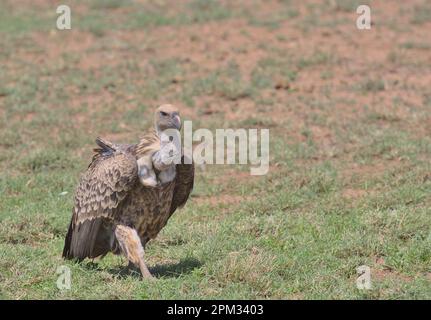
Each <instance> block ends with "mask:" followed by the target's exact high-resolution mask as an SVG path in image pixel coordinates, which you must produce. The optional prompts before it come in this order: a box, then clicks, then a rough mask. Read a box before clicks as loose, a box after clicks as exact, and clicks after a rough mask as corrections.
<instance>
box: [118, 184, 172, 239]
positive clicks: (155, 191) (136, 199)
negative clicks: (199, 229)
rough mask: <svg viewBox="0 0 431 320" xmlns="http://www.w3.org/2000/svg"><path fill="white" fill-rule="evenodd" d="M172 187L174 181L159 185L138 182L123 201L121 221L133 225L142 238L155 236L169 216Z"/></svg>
mask: <svg viewBox="0 0 431 320" xmlns="http://www.w3.org/2000/svg"><path fill="white" fill-rule="evenodd" d="M174 187H175V182H174V181H171V182H168V183H165V184H162V185H161V186H159V187H145V186H142V185H141V184H140V183H139V182H138V183H137V184H136V186H135V188H133V190H132V191H131V193H130V194H129V196H128V199H127V200H126V201H125V202H124V206H123V208H122V210H121V213H120V214H121V218H120V220H121V222H122V223H125V224H127V225H129V226H132V227H134V228H135V229H136V230H137V231H138V234H139V236H140V237H141V239H142V240H146V241H148V240H149V239H153V238H155V237H156V236H157V234H158V233H159V232H160V230H161V229H162V228H163V227H164V226H165V225H166V223H167V221H168V219H169V217H170V208H171V203H172V197H173V193H174ZM146 241H145V242H146Z"/></svg>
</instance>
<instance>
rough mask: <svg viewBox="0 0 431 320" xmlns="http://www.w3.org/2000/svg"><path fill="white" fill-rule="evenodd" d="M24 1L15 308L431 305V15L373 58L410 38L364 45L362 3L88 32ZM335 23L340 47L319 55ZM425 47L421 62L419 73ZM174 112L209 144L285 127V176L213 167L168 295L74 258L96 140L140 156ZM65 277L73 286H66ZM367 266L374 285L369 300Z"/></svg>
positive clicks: (15, 32) (173, 226)
mask: <svg viewBox="0 0 431 320" xmlns="http://www.w3.org/2000/svg"><path fill="white" fill-rule="evenodd" d="M11 3H12V2H5V3H4V4H3V3H2V4H1V5H0V8H1V9H4V10H0V12H2V13H1V14H0V15H2V16H3V15H4V16H5V20H3V19H0V21H1V22H0V34H2V35H4V36H2V37H0V45H1V47H2V52H0V172H1V175H0V195H1V201H0V298H2V299H204V298H208V299H254V298H257V299H267V298H272V299H430V298H431V283H430V279H431V278H430V277H431V276H430V275H431V269H430V266H431V229H430V226H431V215H430V204H431V202H430V197H429V195H430V192H431V177H430V169H431V168H430V162H429V159H430V156H431V140H430V138H429V136H430V131H429V126H428V124H429V120H430V118H429V113H428V112H427V108H429V106H430V105H431V102H430V101H431V99H430V97H431V94H430V93H429V88H428V86H426V84H425V82H423V81H421V79H423V77H424V74H427V73H429V72H430V71H431V70H430V67H429V64H426V63H422V61H423V62H425V61H427V58H428V57H427V51H426V50H424V49H425V48H427V46H428V45H429V43H428V42H426V41H425V40H426V39H427V38H426V37H424V36H423V35H422V36H421V34H420V32H421V30H422V29H423V28H422V27H421V25H420V23H418V22H417V21H419V20H417V21H414V22H412V21H411V24H410V25H409V27H410V28H412V30H415V31H416V33H412V35H411V37H408V38H406V37H401V38H400V39H398V40H393V39H392V38H391V39H392V40H390V41H392V42H393V41H395V43H391V45H390V46H388V47H381V48H380V47H379V48H378V49H379V50H378V51H379V52H380V51H384V53H385V54H381V56H382V57H383V58H381V59H380V58H379V57H380V56H379V55H377V56H375V57H374V58H373V59H370V60H367V61H372V62H371V63H365V62H364V61H365V60H363V59H362V57H370V56H371V57H372V55H373V54H375V47H374V44H375V45H380V44H382V43H383V42H384V40H382V39H386V38H387V37H386V36H385V35H386V31H390V32H394V31H393V30H390V29H388V27H387V26H382V27H381V29H377V30H376V34H377V38H376V39H375V41H376V42H375V43H374V44H373V46H367V45H366V44H362V43H361V44H360V45H359V42H357V43H355V44H354V45H351V46H350V45H349V43H352V41H353V40H352V39H351V38H350V37H349V35H348V34H347V33H346V32H345V31H343V28H345V27H347V22H346V23H345V22H343V21H344V19H345V16H346V14H348V12H350V8H351V7H352V6H355V5H356V3H357V1H353V0H352V1H346V2H344V1H335V2H332V1H331V3H333V4H334V3H335V5H336V7H337V10H336V12H335V13H330V14H329V13H325V11H324V10H323V9H324V8H323V7H320V6H317V7H316V6H315V4H313V3H311V2H310V3H308V2H307V1H305V2H300V1H293V0H291V1H274V2H271V1H269V2H264V3H260V2H259V1H256V2H253V3H252V2H250V3H248V2H247V4H246V3H243V4H242V5H241V6H234V5H233V4H232V5H229V4H226V3H225V2H223V3H222V2H217V1H209V2H208V1H187V2H178V4H175V5H173V4H171V3H169V5H168V4H165V2H163V1H161V2H157V3H152V2H148V3H147V2H146V3H145V4H143V5H142V6H141V7H139V9H138V7H136V6H137V4H136V3H135V2H134V1H116V0H110V1H99V0H92V1H88V2H85V4H83V5H82V7H80V8H79V9H77V10H76V11H75V16H74V18H73V20H72V25H73V26H72V28H75V27H76V29H73V31H71V32H70V33H60V32H56V31H55V30H53V29H52V28H53V25H54V22H55V20H52V18H54V19H55V15H54V14H52V15H51V13H52V12H54V13H55V10H51V11H50V9H52V8H50V4H49V3H50V2H48V1H47V2H46V3H44V2H40V3H39V6H35V7H34V8H33V9H31V10H32V11H28V10H29V9H26V8H24V7H22V6H20V5H18V4H13V5H12V4H11ZM380 5H381V6H384V4H380ZM388 5H389V4H388ZM390 5H391V6H392V5H394V4H390ZM398 5H401V4H397V6H398ZM384 9H385V7H379V8H377V10H376V21H379V18H380V19H381V17H380V16H379V14H381V13H384V12H386V10H384ZM6 10H7V11H6ZM319 10H320V11H319ZM406 10H407V9H406ZM407 11H408V10H407ZM5 12H8V14H6V13H5ZM50 12H51V13H50ZM72 12H74V8H73V6H72ZM304 12H308V13H310V15H316V14H318V13H319V14H320V13H322V20H321V21H308V20H307V19H308V18H307V15H305V14H304ZM373 12H374V11H373ZM273 13H274V14H273ZM353 13H354V11H352V14H353ZM412 13H414V12H412ZM325 14H328V15H325ZM416 14H418V13H416ZM332 15H335V17H334V20H333V21H332V22H331V21H330V18H331V16H332ZM373 19H374V18H373ZM393 19H395V20H396V19H397V17H393ZM421 19H423V18H421ZM421 21H423V20H421ZM421 23H426V21H424V22H421ZM282 26H283V27H282ZM285 27H286V28H285ZM310 27H311V28H310ZM321 27H322V28H324V30H325V32H328V30H332V31H333V32H332V33H331V34H330V36H327V35H326V36H324V41H322V42H315V41H318V40H316V39H317V38H316V37H315V35H314V34H313V32H310V30H311V31H313V30H314V31H319V28H321ZM352 28H354V26H353V27H352ZM416 28H417V29H416ZM352 30H353V29H352ZM75 32H76V33H75ZM415 35H416V36H415ZM317 36H318V38H319V39H320V37H321V35H320V33H318V34H317ZM367 36H368V37H369V34H368V35H367ZM358 37H359V38H360V37H361V34H359V35H358ZM406 39H408V41H407V40H406ZM358 41H367V38H366V37H364V38H360V40H358ZM340 43H341V44H342V45H340V46H338V45H339V44H340ZM397 47H398V48H400V49H404V50H405V53H404V51H403V56H402V57H398V56H397V55H395V54H392V53H393V52H394V51H393V50H394V49H393V48H397ZM340 48H341V49H340ZM416 49H417V50H416ZM358 50H360V54H357V52H358ZM410 52H413V53H414V54H415V56H414V58H415V61H417V63H418V65H415V66H413V65H412V64H408V63H405V62H406V59H407V58H409V57H410V56H408V55H409V54H410ZM404 54H405V55H406V57H404ZM401 58H402V59H401ZM379 59H380V60H379ZM419 64H420V65H419ZM394 70H396V72H395V71H394ZM162 102H172V103H175V104H178V105H179V106H180V108H181V110H183V118H184V119H192V120H193V128H194V129H197V128H201V127H205V128H209V129H212V130H215V129H216V128H226V127H231V128H241V127H244V128H269V129H270V143H271V145H270V164H271V169H270V171H269V174H268V175H265V176H261V177H259V176H250V175H249V167H248V166H240V165H235V166H221V165H214V166H212V165H206V166H205V168H198V169H197V172H196V182H195V189H194V191H193V194H192V197H191V199H190V201H189V202H188V203H187V205H186V206H185V208H184V209H182V210H180V211H179V212H177V213H175V215H174V216H173V217H172V219H171V220H170V221H169V223H168V225H167V226H166V227H165V228H164V229H163V230H162V232H161V233H160V234H159V236H158V237H157V238H156V239H155V240H153V241H152V242H150V243H149V245H148V247H147V261H148V264H149V267H150V271H151V272H152V273H153V274H154V275H155V276H156V277H157V281H154V282H147V281H142V280H141V279H140V278H139V276H138V275H137V274H125V273H124V272H123V271H122V269H123V267H124V266H125V265H126V261H125V259H124V258H122V257H119V256H113V255H107V256H106V257H105V258H104V259H103V260H101V261H98V260H96V261H94V262H91V261H85V262H83V263H81V264H78V263H74V262H70V261H64V260H62V258H61V251H62V247H63V243H64V235H65V233H66V229H67V226H68V223H69V219H70V216H71V208H72V206H73V194H74V189H75V187H76V184H77V182H78V179H79V175H80V173H81V172H82V171H83V170H85V168H86V166H87V165H88V162H89V160H90V159H91V150H92V148H93V145H94V142H93V140H94V138H95V137H96V136H98V135H101V136H105V137H107V138H110V139H112V140H114V141H118V142H133V141H136V140H137V139H138V137H139V136H140V134H141V133H142V131H143V130H144V128H146V127H148V126H150V125H151V117H150V116H149V114H150V113H151V112H152V110H153V109H154V107H155V106H157V105H158V104H159V103H162ZM63 265H65V266H67V267H69V268H70V269H71V272H72V287H71V289H70V290H59V289H58V288H57V286H56V281H57V278H58V276H59V274H57V269H58V267H59V266H63ZM361 265H366V266H369V267H370V268H371V280H372V289H371V290H359V289H357V287H356V279H357V277H358V274H357V272H356V268H357V267H359V266H361Z"/></svg>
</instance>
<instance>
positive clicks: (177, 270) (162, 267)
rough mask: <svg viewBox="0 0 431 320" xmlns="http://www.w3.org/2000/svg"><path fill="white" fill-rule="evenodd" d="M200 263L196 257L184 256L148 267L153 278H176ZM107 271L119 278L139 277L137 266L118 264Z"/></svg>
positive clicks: (200, 264)
mask: <svg viewBox="0 0 431 320" xmlns="http://www.w3.org/2000/svg"><path fill="white" fill-rule="evenodd" d="M202 265H203V264H202V263H201V262H200V261H199V260H198V259H196V258H185V259H181V260H180V261H179V262H177V263H169V264H158V265H156V266H154V267H151V268H149V270H150V273H151V274H152V275H153V276H154V277H155V278H163V277H169V278H178V277H180V276H181V275H184V274H188V273H191V272H192V271H193V269H196V268H199V267H200V266H202ZM108 272H109V273H111V274H114V275H115V276H117V277H120V278H127V277H136V278H141V272H140V271H139V269H138V268H129V267H121V266H119V267H116V268H111V269H109V270H108Z"/></svg>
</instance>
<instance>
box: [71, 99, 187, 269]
mask: <svg viewBox="0 0 431 320" xmlns="http://www.w3.org/2000/svg"><path fill="white" fill-rule="evenodd" d="M167 129H174V130H180V129H181V119H180V116H179V112H178V109H177V108H176V107H174V106H173V105H161V106H160V107H159V108H157V110H156V112H155V114H154V128H153V129H150V130H149V131H148V132H147V133H146V134H145V135H144V136H143V137H142V139H141V140H140V141H139V143H137V144H115V143H112V142H109V141H106V140H103V139H101V138H97V139H96V143H97V145H98V148H96V149H94V152H95V154H94V156H93V159H92V161H91V163H90V165H89V166H88V168H87V170H86V172H85V173H84V174H83V175H82V176H81V179H80V182H79V184H78V187H77V189H76V193H75V199H74V208H73V212H72V219H71V221H70V224H69V229H68V231H67V234H66V238H65V243H64V249H63V257H64V258H65V259H76V260H78V261H82V260H83V259H85V258H90V259H93V258H97V257H101V258H103V257H104V256H105V255H106V254H107V253H109V252H112V253H114V254H123V255H124V256H125V257H126V258H127V259H128V261H129V267H133V266H135V267H137V268H139V270H140V272H141V274H142V276H143V277H144V278H151V277H152V276H151V274H150V272H149V270H148V268H147V266H146V264H145V261H144V250H145V245H146V244H147V242H148V241H149V240H151V239H154V238H155V237H156V236H157V234H158V233H159V232H160V230H161V229H162V228H163V227H164V226H165V225H166V223H167V221H168V219H169V218H170V217H171V215H172V214H173V213H174V212H175V210H176V209H178V208H181V207H182V206H184V205H185V203H186V202H187V200H188V198H189V196H190V193H191V191H192V188H193V182H194V165H193V163H192V161H191V159H188V161H185V160H186V159H185V155H183V152H181V151H179V152H178V154H177V156H179V157H180V158H181V161H175V162H174V161H172V153H169V155H168V156H166V152H165V153H164V152H162V151H163V145H162V144H161V136H162V135H163V132H164V131H165V130H167ZM170 156H171V157H170ZM189 163H190V164H189ZM154 177H155V180H154ZM148 181H150V182H149V183H148Z"/></svg>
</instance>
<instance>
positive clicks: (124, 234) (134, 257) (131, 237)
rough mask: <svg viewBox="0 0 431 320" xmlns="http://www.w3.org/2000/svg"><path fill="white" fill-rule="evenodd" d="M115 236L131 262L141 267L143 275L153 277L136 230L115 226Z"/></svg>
mask: <svg viewBox="0 0 431 320" xmlns="http://www.w3.org/2000/svg"><path fill="white" fill-rule="evenodd" d="M115 236H116V237H117V240H118V243H119V244H120V247H121V251H122V252H123V253H124V255H125V256H126V258H127V259H128V260H129V261H130V262H131V263H133V264H134V265H135V266H137V267H139V269H140V270H141V273H142V277H144V278H152V276H151V273H150V271H148V268H147V266H146V264H145V262H144V248H143V247H142V243H141V239H140V238H139V236H138V233H137V232H136V230H135V229H133V228H130V227H127V226H123V225H117V226H116V227H115Z"/></svg>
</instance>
